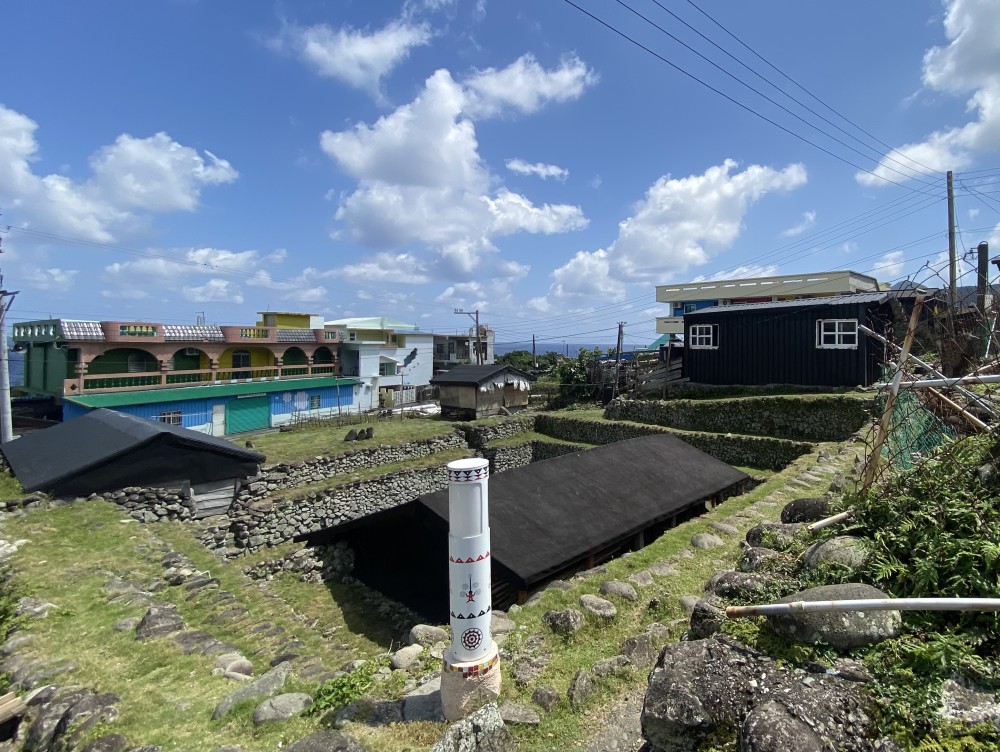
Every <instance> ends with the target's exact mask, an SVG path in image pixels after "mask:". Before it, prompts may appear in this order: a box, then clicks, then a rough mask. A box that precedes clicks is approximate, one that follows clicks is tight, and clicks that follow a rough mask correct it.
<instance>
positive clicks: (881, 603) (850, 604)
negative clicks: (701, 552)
mask: <svg viewBox="0 0 1000 752" xmlns="http://www.w3.org/2000/svg"><path fill="white" fill-rule="evenodd" d="M810 611H1000V598H866V599H860V600H842V601H792V602H791V603H768V604H765V605H761V606H729V607H728V608H726V616H727V617H729V618H730V619H733V618H737V617H741V616H768V615H773V614H794V613H807V612H810Z"/></svg>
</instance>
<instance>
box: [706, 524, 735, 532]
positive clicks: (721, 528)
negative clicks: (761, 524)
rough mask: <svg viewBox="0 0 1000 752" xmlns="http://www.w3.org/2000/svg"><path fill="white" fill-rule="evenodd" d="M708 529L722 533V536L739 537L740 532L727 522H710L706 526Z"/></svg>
mask: <svg viewBox="0 0 1000 752" xmlns="http://www.w3.org/2000/svg"><path fill="white" fill-rule="evenodd" d="M708 526H709V527H710V528H712V529H713V530H715V531H716V532H717V533H722V534H723V535H739V534H740V530H739V528H737V527H733V526H732V525H730V524H729V523H728V522H710V523H709V524H708Z"/></svg>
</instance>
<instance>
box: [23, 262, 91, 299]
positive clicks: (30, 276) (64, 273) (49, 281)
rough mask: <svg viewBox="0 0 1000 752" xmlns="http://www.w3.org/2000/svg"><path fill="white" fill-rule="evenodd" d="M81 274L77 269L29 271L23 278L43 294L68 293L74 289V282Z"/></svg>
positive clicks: (55, 268)
mask: <svg viewBox="0 0 1000 752" xmlns="http://www.w3.org/2000/svg"><path fill="white" fill-rule="evenodd" d="M78 273H79V272H78V271H77V270H76V269H59V268H57V267H54V268H50V269H29V270H27V272H26V273H25V274H23V275H21V278H22V279H23V280H24V282H25V283H26V284H27V285H28V286H30V287H33V288H34V289H36V290H42V291H43V292H58V293H62V292H68V291H69V290H71V289H72V288H73V281H74V279H75V278H76V275H77V274H78Z"/></svg>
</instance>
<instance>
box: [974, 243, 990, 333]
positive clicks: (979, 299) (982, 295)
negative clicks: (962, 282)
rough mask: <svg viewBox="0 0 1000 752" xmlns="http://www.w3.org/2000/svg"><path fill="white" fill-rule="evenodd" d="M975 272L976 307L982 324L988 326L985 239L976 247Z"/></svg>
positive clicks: (988, 274)
mask: <svg viewBox="0 0 1000 752" xmlns="http://www.w3.org/2000/svg"><path fill="white" fill-rule="evenodd" d="M976 272H977V274H976V308H978V309H979V315H980V316H981V317H982V319H983V326H985V327H989V319H988V317H987V316H986V295H987V293H988V292H989V289H990V244H989V243H987V242H986V241H985V240H984V241H983V242H982V243H980V244H979V245H978V246H977V247H976Z"/></svg>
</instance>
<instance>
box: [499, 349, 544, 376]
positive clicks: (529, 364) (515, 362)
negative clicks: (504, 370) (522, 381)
mask: <svg viewBox="0 0 1000 752" xmlns="http://www.w3.org/2000/svg"><path fill="white" fill-rule="evenodd" d="M495 362H496V364H497V365H501V366H511V367H513V368H520V369H521V370H522V371H531V370H532V369H533V368H534V367H535V366H534V361H533V359H532V356H531V353H530V352H528V351H527V350H511V351H510V352H509V353H504V354H503V355H500V356H498V357H497V358H496V360H495Z"/></svg>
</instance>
